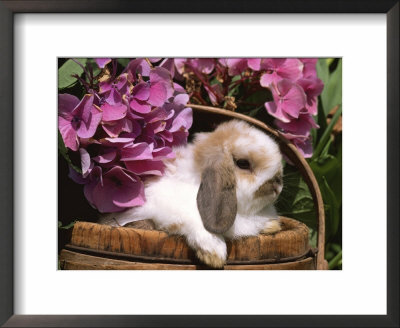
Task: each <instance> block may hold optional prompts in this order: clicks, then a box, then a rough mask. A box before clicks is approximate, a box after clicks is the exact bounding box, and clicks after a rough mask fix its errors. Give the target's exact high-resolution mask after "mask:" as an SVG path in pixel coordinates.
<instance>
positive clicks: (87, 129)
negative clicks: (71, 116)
mask: <svg viewBox="0 0 400 328" xmlns="http://www.w3.org/2000/svg"><path fill="white" fill-rule="evenodd" d="M93 108H94V110H93V111H92V112H91V113H90V116H89V119H88V120H87V121H82V122H81V124H80V126H79V128H78V130H77V135H78V136H79V137H81V138H91V137H93V136H94V134H95V133H96V129H97V127H98V125H99V123H100V121H101V117H102V113H101V112H99V111H98V110H97V109H96V108H95V107H93Z"/></svg>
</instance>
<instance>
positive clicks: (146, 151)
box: [121, 142, 153, 161]
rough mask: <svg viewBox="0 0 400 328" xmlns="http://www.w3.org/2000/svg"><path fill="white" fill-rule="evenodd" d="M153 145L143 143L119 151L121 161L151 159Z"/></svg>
mask: <svg viewBox="0 0 400 328" xmlns="http://www.w3.org/2000/svg"><path fill="white" fill-rule="evenodd" d="M152 152H153V145H152V144H150V145H149V144H147V143H145V142H141V143H137V144H133V145H131V146H129V147H125V148H123V149H122V150H121V161H138V160H144V159H152V158H153V155H152Z"/></svg>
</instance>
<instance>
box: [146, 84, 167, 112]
mask: <svg viewBox="0 0 400 328" xmlns="http://www.w3.org/2000/svg"><path fill="white" fill-rule="evenodd" d="M166 101H167V88H166V87H165V84H164V83H162V82H157V83H154V84H153V83H152V84H151V87H150V96H149V100H148V102H149V104H151V105H153V106H162V105H163V104H164V103H165V102H166Z"/></svg>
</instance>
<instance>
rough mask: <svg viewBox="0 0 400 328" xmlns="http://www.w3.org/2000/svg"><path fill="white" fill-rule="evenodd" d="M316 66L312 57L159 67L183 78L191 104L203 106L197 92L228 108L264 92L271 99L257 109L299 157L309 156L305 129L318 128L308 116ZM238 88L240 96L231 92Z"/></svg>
mask: <svg viewBox="0 0 400 328" xmlns="http://www.w3.org/2000/svg"><path fill="white" fill-rule="evenodd" d="M172 62H173V63H172ZM316 62H317V59H312V58H300V59H296V58H263V59H261V58H223V59H212V58H199V59H196V58H189V59H174V60H172V59H169V60H167V61H164V62H163V63H164V65H165V67H166V68H167V69H169V70H170V72H171V74H173V75H175V76H177V75H181V76H183V77H184V78H185V79H186V89H187V91H188V92H190V93H191V97H192V100H193V101H194V102H196V101H197V102H199V103H201V104H204V105H207V101H206V100H204V97H203V96H202V93H201V91H202V88H203V89H204V90H205V92H206V94H207V96H208V98H209V102H211V103H212V104H213V105H215V106H223V107H225V108H227V109H231V110H235V109H236V108H237V107H238V104H239V106H240V104H241V103H244V102H243V99H245V98H246V97H248V96H251V95H252V94H254V93H256V92H257V91H259V90H260V89H262V88H267V89H268V90H270V92H271V94H272V99H269V100H268V101H266V102H265V103H261V105H263V106H262V107H264V108H265V109H266V111H267V112H268V114H269V115H270V116H272V117H273V118H274V121H273V124H274V125H275V126H276V127H277V128H278V129H280V130H281V132H282V134H283V135H285V136H286V137H287V138H288V139H290V140H291V141H292V142H293V143H294V144H295V145H296V147H297V148H298V149H299V151H300V152H301V153H302V154H303V156H304V157H311V155H312V146H311V135H310V131H311V129H312V128H318V125H317V124H316V123H315V121H314V119H313V117H312V116H313V115H316V114H317V111H318V106H317V100H318V95H320V94H321V92H322V90H323V87H324V85H323V83H322V81H321V80H320V79H319V78H318V77H317V72H316ZM239 85H241V86H242V90H241V94H234V91H235V88H237V87H238V86H239ZM232 95H235V96H236V99H235V97H233V96H232ZM239 97H240V98H239ZM238 98H239V99H238ZM252 105H253V106H257V105H260V104H259V103H257V102H256V103H254V104H252Z"/></svg>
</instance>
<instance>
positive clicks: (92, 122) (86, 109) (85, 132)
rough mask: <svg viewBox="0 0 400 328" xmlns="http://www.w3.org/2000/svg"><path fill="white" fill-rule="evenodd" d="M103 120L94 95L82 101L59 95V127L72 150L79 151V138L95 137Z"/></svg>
mask: <svg viewBox="0 0 400 328" xmlns="http://www.w3.org/2000/svg"><path fill="white" fill-rule="evenodd" d="M101 118H102V113H101V111H100V110H99V109H98V108H97V107H95V106H93V95H90V94H87V95H85V96H84V97H83V98H82V100H80V101H79V99H78V98H77V97H75V96H73V95H69V94H60V95H58V127H59V130H60V133H61V136H62V137H63V140H64V143H65V146H67V147H68V148H70V149H71V150H74V151H76V150H78V147H79V139H78V137H79V138H91V137H93V135H94V134H95V132H96V129H97V126H98V125H99V123H100V121H101Z"/></svg>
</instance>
